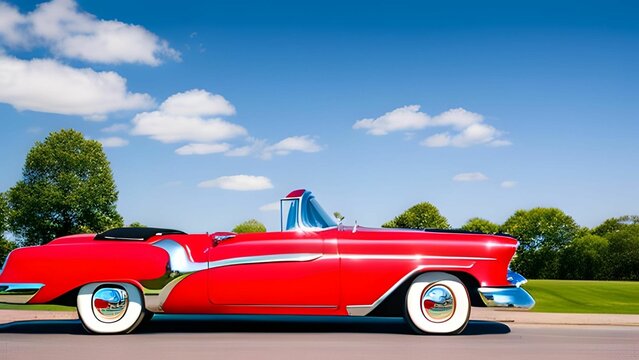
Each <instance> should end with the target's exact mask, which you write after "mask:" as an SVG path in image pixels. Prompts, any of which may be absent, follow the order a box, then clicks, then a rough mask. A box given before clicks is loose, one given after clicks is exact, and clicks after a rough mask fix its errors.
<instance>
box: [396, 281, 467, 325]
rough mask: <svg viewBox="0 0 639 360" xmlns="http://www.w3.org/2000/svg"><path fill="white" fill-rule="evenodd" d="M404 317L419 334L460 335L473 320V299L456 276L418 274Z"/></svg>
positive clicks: (412, 285)
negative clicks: (471, 311) (470, 319)
mask: <svg viewBox="0 0 639 360" xmlns="http://www.w3.org/2000/svg"><path fill="white" fill-rule="evenodd" d="M405 310H406V311H405V317H406V321H407V322H408V324H409V325H410V326H411V328H412V329H413V330H414V331H415V332H416V333H418V334H459V333H461V332H462V331H464V329H465V328H466V325H467V324H468V319H469V318H470V298H469V297H468V291H467V290H466V287H465V286H464V284H463V283H462V282H461V280H459V278H457V277H456V276H454V275H451V274H448V273H442V272H431V273H425V274H422V275H419V276H418V277H417V278H416V279H415V280H414V281H413V283H412V284H411V286H410V288H409V289H408V292H407V294H406V308H405Z"/></svg>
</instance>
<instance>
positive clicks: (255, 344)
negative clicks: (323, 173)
mask: <svg viewBox="0 0 639 360" xmlns="http://www.w3.org/2000/svg"><path fill="white" fill-rule="evenodd" d="M459 358H464V359H502V358H503V359H535V360H539V359H543V360H548V359H639V327H636V326H583V325H582V326H572V325H563V326H561V325H537V324H515V323H510V324H509V323H500V322H493V321H478V320H474V321H471V322H470V324H469V325H468V327H467V328H466V330H465V331H464V333H463V334H461V335H457V336H429V335H427V336H418V335H412V334H411V333H410V331H409V329H408V327H407V326H406V325H405V324H404V322H403V321H402V320H401V319H374V318H373V319H371V318H316V317H250V316H233V317H228V316H177V317H176V316H157V317H156V318H154V319H153V321H151V322H150V323H149V324H148V325H146V326H145V327H143V328H142V329H140V331H138V332H137V333H135V334H131V335H118V336H90V335H84V331H83V329H82V325H81V324H80V323H79V321H77V320H37V321H22V322H12V323H9V324H5V325H0V360H5V359H6V360H9V359H11V360H14V359H65V360H68V359H90V360H102V359H105V360H106V359H109V360H113V359H178V360H181V359H188V360H192V359H225V360H226V359H251V360H254V359H286V360H289V359H291V360H292V359H304V360H310V359H322V360H326V359H330V360H335V359H366V360H371V359H459Z"/></svg>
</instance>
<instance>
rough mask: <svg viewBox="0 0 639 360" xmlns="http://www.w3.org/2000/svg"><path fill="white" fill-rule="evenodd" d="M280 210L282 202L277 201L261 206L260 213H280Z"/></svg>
mask: <svg viewBox="0 0 639 360" xmlns="http://www.w3.org/2000/svg"><path fill="white" fill-rule="evenodd" d="M279 210H280V202H279V201H276V202H272V203H269V204H266V205H262V206H260V211H264V212H267V211H279Z"/></svg>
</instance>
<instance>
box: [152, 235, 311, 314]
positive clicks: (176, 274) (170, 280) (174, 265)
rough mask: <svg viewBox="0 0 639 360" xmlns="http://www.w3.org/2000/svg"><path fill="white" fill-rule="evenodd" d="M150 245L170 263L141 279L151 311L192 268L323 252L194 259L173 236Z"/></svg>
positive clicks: (300, 258) (295, 258)
mask: <svg viewBox="0 0 639 360" xmlns="http://www.w3.org/2000/svg"><path fill="white" fill-rule="evenodd" d="M153 246H157V247H159V248H161V249H164V250H165V251H166V252H167V253H168V254H169V263H168V264H167V269H166V272H165V273H164V275H163V276H161V277H160V278H157V279H151V280H144V281H141V282H140V283H141V285H142V292H143V293H144V304H145V308H146V309H147V310H149V311H152V312H163V310H162V305H163V304H164V302H165V301H166V299H167V298H168V297H169V295H170V294H171V291H173V288H175V286H177V284H179V283H180V282H181V281H182V280H184V278H186V277H187V276H189V275H191V274H193V273H195V272H199V271H202V270H207V269H215V268H220V267H226V266H234V265H248V264H265V263H274V262H303V261H312V260H315V259H318V258H320V257H321V256H322V254H320V253H297V254H272V255H258V256H244V257H238V258H231V259H223V260H216V261H211V262H195V261H193V260H192V258H191V257H190V256H189V254H188V252H187V249H185V248H184V247H183V246H182V245H180V244H179V243H177V242H176V241H174V240H171V239H164V240H160V241H158V242H156V243H154V244H153Z"/></svg>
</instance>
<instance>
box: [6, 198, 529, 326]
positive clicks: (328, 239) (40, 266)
mask: <svg viewBox="0 0 639 360" xmlns="http://www.w3.org/2000/svg"><path fill="white" fill-rule="evenodd" d="M293 193H295V192H293ZM293 193H291V194H293ZM291 194H289V196H291ZM92 239H93V236H92V235H79V236H72V237H64V238H60V239H57V240H55V241H53V242H51V243H50V244H48V245H45V246H38V247H28V248H22V249H18V250H15V251H14V252H13V253H12V254H11V256H10V258H9V261H8V263H7V265H6V268H5V271H4V272H3V273H2V274H0V283H12V282H28V283H43V284H45V286H44V287H43V288H42V290H41V291H40V292H39V293H38V294H37V295H36V296H35V297H34V298H33V299H32V300H31V303H47V302H50V301H52V300H54V299H55V298H56V297H58V296H60V295H63V294H65V293H66V292H69V291H72V290H74V289H77V288H79V287H80V286H82V285H85V284H87V283H91V282H101V281H121V282H129V283H132V284H135V285H136V286H139V283H140V282H141V281H144V280H151V279H155V278H158V277H160V276H162V275H163V274H164V273H165V270H166V266H167V263H168V260H169V258H168V254H167V253H166V252H165V251H164V250H162V249H160V248H158V247H155V246H152V244H153V243H155V242H157V241H159V240H162V239H172V240H174V241H176V242H178V243H179V244H181V245H182V246H183V247H184V248H185V250H186V252H187V254H188V255H189V256H190V260H191V261H194V262H207V261H211V262H216V261H221V260H225V259H233V258H238V257H246V256H262V255H274V254H300V253H302V254H321V257H319V258H318V259H316V260H312V261H305V262H276V263H265V264H246V265H235V266H226V267H219V268H215V269H210V270H203V271H200V272H197V273H194V274H192V275H190V276H188V277H186V278H185V279H184V280H182V281H181V282H180V283H179V284H178V285H177V286H176V287H175V288H174V289H173V291H172V292H171V295H170V296H169V297H168V299H167V300H166V302H165V303H164V305H163V310H164V311H165V312H166V313H219V314H233V313H237V314H308V315H322V314H324V315H346V314H347V312H346V306H348V305H369V304H372V303H374V302H375V301H376V300H377V299H378V298H379V297H380V296H382V295H383V294H384V293H386V292H387V291H388V290H389V289H390V288H391V287H392V286H393V285H395V284H396V283H397V282H398V281H400V280H401V279H402V278H404V277H405V276H406V275H407V274H409V273H411V272H413V271H414V270H416V269H421V270H419V271H418V272H416V273H421V272H426V271H444V272H463V273H467V274H469V275H471V276H472V277H474V278H475V279H476V280H477V281H478V283H479V284H480V286H510V284H509V283H508V281H507V280H506V271H507V267H508V264H509V262H510V259H511V258H512V256H513V254H514V252H515V247H516V244H517V241H516V240H515V239H512V238H509V237H503V236H496V235H479V234H456V233H436V232H432V233H429V232H423V231H401V230H389V229H369V228H364V227H359V228H358V229H357V231H356V232H355V233H353V232H352V228H347V227H344V228H342V229H341V230H338V229H335V228H333V229H327V230H323V231H318V232H295V231H291V232H270V233H260V234H237V235H236V236H235V237H234V238H231V239H226V240H223V241H221V242H220V243H219V244H218V245H217V246H213V239H212V236H209V235H207V234H194V235H167V236H156V237H153V238H151V239H149V240H147V241H146V242H137V241H94V240H92ZM480 258H481V259H480Z"/></svg>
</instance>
